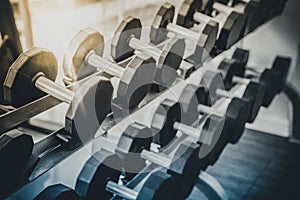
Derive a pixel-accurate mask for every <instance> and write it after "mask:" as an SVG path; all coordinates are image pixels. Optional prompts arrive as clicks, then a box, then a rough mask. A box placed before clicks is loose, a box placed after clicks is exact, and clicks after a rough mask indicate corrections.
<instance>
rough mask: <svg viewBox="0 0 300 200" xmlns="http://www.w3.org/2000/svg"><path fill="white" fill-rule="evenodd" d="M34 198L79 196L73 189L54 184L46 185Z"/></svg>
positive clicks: (61, 199) (71, 198)
mask: <svg viewBox="0 0 300 200" xmlns="http://www.w3.org/2000/svg"><path fill="white" fill-rule="evenodd" d="M34 200H80V197H79V195H78V194H77V193H76V191H75V190H73V189H71V188H69V187H67V186H65V185H62V184H56V185H51V186H48V187H47V188H46V189H45V190H43V191H42V192H41V193H40V194H39V195H38V196H37V197H36V198H34Z"/></svg>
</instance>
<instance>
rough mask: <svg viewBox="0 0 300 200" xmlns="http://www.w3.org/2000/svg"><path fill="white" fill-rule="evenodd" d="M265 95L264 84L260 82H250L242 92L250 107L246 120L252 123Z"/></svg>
mask: <svg viewBox="0 0 300 200" xmlns="http://www.w3.org/2000/svg"><path fill="white" fill-rule="evenodd" d="M264 97H265V86H264V85H263V84H261V83H255V82H250V83H249V84H248V85H247V87H246V89H245V92H244V95H243V98H244V99H247V100H248V102H249V107H250V115H249V117H248V120H247V122H249V123H252V122H254V120H255V119H256V117H257V114H258V112H259V110H260V107H261V106H262V104H263V99H264Z"/></svg>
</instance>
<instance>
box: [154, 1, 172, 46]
mask: <svg viewBox="0 0 300 200" xmlns="http://www.w3.org/2000/svg"><path fill="white" fill-rule="evenodd" d="M174 16H175V7H174V6H172V5H171V4H169V3H166V4H164V5H163V6H162V7H160V9H159V11H158V12H157V14H156V16H155V18H154V20H153V23H152V26H151V31H150V42H151V43H153V44H159V43H161V42H163V41H165V40H166V39H167V35H168V30H167V26H168V24H169V23H172V22H173V19H174Z"/></svg>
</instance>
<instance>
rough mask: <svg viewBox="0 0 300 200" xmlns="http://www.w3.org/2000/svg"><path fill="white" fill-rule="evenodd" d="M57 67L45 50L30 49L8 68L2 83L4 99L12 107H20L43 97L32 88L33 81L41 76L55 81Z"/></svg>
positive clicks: (41, 93)
mask: <svg viewBox="0 0 300 200" xmlns="http://www.w3.org/2000/svg"><path fill="white" fill-rule="evenodd" d="M57 65H58V64H57V59H56V57H55V56H54V54H53V53H52V52H50V51H49V50H47V49H42V48H32V49H30V50H28V51H26V52H24V53H22V54H21V55H20V56H19V57H18V59H17V60H16V61H15V62H14V63H13V65H12V66H11V67H10V69H9V71H8V74H7V76H6V79H5V81H4V99H5V100H6V101H8V102H10V103H11V105H12V106H15V107H20V106H23V105H25V104H27V103H30V102H33V101H35V100H37V99H39V98H41V97H43V96H45V93H44V92H41V91H40V90H39V89H37V88H36V87H35V86H34V84H33V83H34V80H35V78H36V77H37V76H38V75H40V74H43V76H45V77H46V78H48V79H49V80H52V81H55V79H56V76H57V71H58V67H57Z"/></svg>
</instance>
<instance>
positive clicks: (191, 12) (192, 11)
mask: <svg viewBox="0 0 300 200" xmlns="http://www.w3.org/2000/svg"><path fill="white" fill-rule="evenodd" d="M195 5H197V3H196V4H195V3H193V1H190V0H185V1H184V3H183V5H182V8H181V9H185V10H186V11H185V12H183V15H181V13H179V16H178V20H177V24H179V25H181V26H184V27H186V26H190V24H192V23H193V22H194V23H200V24H203V23H204V24H206V23H208V22H209V21H215V22H217V23H218V25H219V31H218V33H217V38H218V40H217V42H216V47H217V49H219V50H225V49H228V48H230V47H231V46H232V45H233V44H234V43H235V42H237V41H238V40H239V39H240V36H241V35H242V34H243V31H244V30H243V29H244V25H245V22H246V15H245V14H241V13H238V12H236V11H234V10H232V9H231V10H230V9H228V8H224V7H213V10H214V11H215V12H213V16H212V17H210V16H208V15H205V14H203V13H201V12H198V11H197V8H195ZM212 5H215V3H214V4H212Z"/></svg>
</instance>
